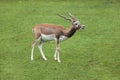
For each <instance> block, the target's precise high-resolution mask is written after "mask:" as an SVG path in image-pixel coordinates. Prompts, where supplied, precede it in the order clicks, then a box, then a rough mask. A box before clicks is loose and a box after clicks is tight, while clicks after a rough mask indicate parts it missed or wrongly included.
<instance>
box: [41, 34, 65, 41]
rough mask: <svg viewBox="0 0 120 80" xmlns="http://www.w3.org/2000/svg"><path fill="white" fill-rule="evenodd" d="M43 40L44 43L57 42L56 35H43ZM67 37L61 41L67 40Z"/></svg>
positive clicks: (61, 38) (63, 37)
mask: <svg viewBox="0 0 120 80" xmlns="http://www.w3.org/2000/svg"><path fill="white" fill-rule="evenodd" d="M41 39H42V40H43V41H51V40H56V37H55V34H50V35H45V34H41ZM66 39H67V37H66V36H60V41H63V40H66Z"/></svg>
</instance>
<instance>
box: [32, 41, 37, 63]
mask: <svg viewBox="0 0 120 80" xmlns="http://www.w3.org/2000/svg"><path fill="white" fill-rule="evenodd" d="M36 43H37V41H36V40H35V41H34V42H33V43H32V50H31V61H33V52H34V47H35V44H36Z"/></svg>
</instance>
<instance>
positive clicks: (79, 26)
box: [58, 13, 85, 30]
mask: <svg viewBox="0 0 120 80" xmlns="http://www.w3.org/2000/svg"><path fill="white" fill-rule="evenodd" d="M58 15H59V16H60V17H62V18H64V19H65V20H68V21H70V22H71V23H72V25H73V27H75V28H76V29H77V30H81V29H84V28H85V25H83V24H81V23H80V21H79V20H77V19H76V18H75V17H74V16H73V15H72V14H71V13H68V15H69V16H70V18H68V17H66V16H63V15H60V14H58Z"/></svg>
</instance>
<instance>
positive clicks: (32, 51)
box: [31, 47, 34, 61]
mask: <svg viewBox="0 0 120 80" xmlns="http://www.w3.org/2000/svg"><path fill="white" fill-rule="evenodd" d="M33 51H34V47H32V51H31V61H33Z"/></svg>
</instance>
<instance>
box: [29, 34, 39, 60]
mask: <svg viewBox="0 0 120 80" xmlns="http://www.w3.org/2000/svg"><path fill="white" fill-rule="evenodd" d="M34 37H35V40H34V42H33V43H32V50H31V61H33V59H34V58H33V53H34V47H35V44H36V43H37V42H38V41H39V40H40V34H38V33H34Z"/></svg>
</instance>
